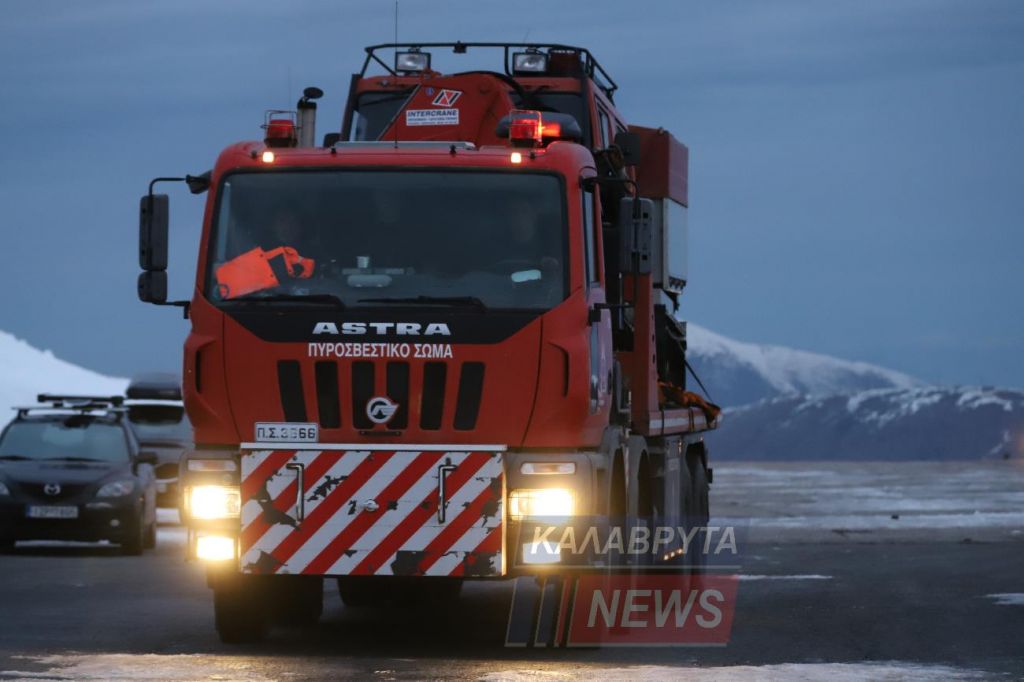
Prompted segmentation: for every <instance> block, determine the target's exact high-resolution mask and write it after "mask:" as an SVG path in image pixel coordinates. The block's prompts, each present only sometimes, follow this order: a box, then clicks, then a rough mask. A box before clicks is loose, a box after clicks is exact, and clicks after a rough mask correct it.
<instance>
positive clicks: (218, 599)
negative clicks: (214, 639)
mask: <svg viewBox="0 0 1024 682" xmlns="http://www.w3.org/2000/svg"><path fill="white" fill-rule="evenodd" d="M242 584H243V585H244V584H245V583H244V582H243V583H242ZM213 620H214V625H215V626H216V628H217V634H218V635H220V641H222V642H224V643H225V644H243V643H245V642H257V641H259V640H261V639H263V637H264V636H265V635H266V634H267V617H266V610H265V608H264V600H263V598H262V595H261V594H260V593H259V591H256V592H253V593H250V592H248V591H246V590H243V589H239V586H238V585H232V586H230V587H228V586H224V587H217V588H214V590H213Z"/></svg>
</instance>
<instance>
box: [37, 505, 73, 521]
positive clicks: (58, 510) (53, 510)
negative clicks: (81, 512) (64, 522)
mask: <svg viewBox="0 0 1024 682" xmlns="http://www.w3.org/2000/svg"><path fill="white" fill-rule="evenodd" d="M28 517H29V518H30V519H77V518H78V507H42V506H30V507H29V508H28Z"/></svg>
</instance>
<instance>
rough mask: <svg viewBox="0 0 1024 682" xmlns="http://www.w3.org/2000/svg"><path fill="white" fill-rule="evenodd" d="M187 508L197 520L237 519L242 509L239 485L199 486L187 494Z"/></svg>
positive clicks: (190, 489)
mask: <svg viewBox="0 0 1024 682" xmlns="http://www.w3.org/2000/svg"><path fill="white" fill-rule="evenodd" d="M185 507H186V510H187V511H188V514H189V515H190V516H191V517H192V518H195V519H206V520H213V519H230V518H236V517H237V516H238V514H239V512H240V511H241V509H242V493H241V491H240V490H239V488H238V486H237V485H197V486H195V487H191V488H189V489H188V490H187V491H186V492H185Z"/></svg>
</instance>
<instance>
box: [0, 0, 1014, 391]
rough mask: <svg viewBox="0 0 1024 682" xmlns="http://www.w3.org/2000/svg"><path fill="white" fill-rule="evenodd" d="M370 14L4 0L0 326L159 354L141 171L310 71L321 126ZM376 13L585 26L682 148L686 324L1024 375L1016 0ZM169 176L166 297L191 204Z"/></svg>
mask: <svg viewBox="0 0 1024 682" xmlns="http://www.w3.org/2000/svg"><path fill="white" fill-rule="evenodd" d="M393 8H394V4H393V2H391V1H390V0H383V1H381V2H351V1H346V2H299V1H293V2H280V0H274V1H262V2H257V1H250V0H247V1H245V2H242V1H236V2H210V1H209V0H174V1H173V2H171V1H168V2H160V3H150V2H139V1H138V0H132V1H127V2H72V1H71V0H66V1H64V2H45V1H40V0H31V1H27V2H22V1H13V0H7V1H6V2H4V5H3V19H2V20H0V93H2V94H0V103H2V106H0V131H2V137H0V206H2V210H0V229H2V234H3V238H4V246H5V248H4V249H3V251H2V255H3V257H2V266H0V311H2V318H0V329H3V330H5V331H9V332H12V333H14V334H16V335H18V336H20V337H23V338H25V339H27V340H28V341H29V342H31V343H32V344H34V345H36V346H38V347H43V348H50V349H52V350H53V351H54V352H55V353H57V354H58V355H60V356H62V357H64V358H66V359H68V360H71V361H73V362H75V363H78V364H82V365H86V366H88V367H91V368H94V369H97V370H100V371H103V372H107V373H116V374H121V375H127V374H130V373H133V372H135V371H138V370H143V369H149V368H170V369H176V368H177V367H178V366H179V364H180V347H181V342H182V341H183V339H184V336H185V334H186V333H187V329H188V327H187V323H186V322H185V321H183V320H181V319H180V313H179V312H178V311H177V310H176V309H167V308H157V307H153V306H146V305H144V304H142V303H138V302H137V301H136V298H135V277H136V273H137V262H136V237H137V210H138V198H139V196H140V195H141V194H142V193H144V191H145V189H146V184H147V182H148V180H149V179H150V178H151V177H154V176H156V175H168V174H183V173H186V172H193V173H195V172H201V171H204V170H206V169H207V168H209V167H210V166H212V164H213V161H214V159H215V158H216V156H217V154H218V152H219V150H220V149H221V148H222V147H224V146H226V145H227V144H229V143H231V142H233V141H237V140H239V139H253V138H257V137H259V136H260V130H259V125H260V124H261V123H262V120H263V111H264V110H265V109H268V108H289V107H291V106H292V105H294V101H295V99H296V98H297V97H298V94H299V92H300V91H301V89H302V87H303V86H306V85H318V86H320V87H322V88H323V89H324V90H325V91H326V93H327V94H326V96H325V97H324V99H323V100H322V103H321V108H320V126H319V129H320V132H321V133H323V132H325V131H327V130H329V129H331V128H337V127H338V126H339V125H340V118H341V108H342V103H343V101H344V96H345V93H346V89H347V84H348V76H349V74H350V73H351V72H352V71H353V70H356V69H357V68H358V67H359V65H360V64H361V62H362V57H363V52H362V47H363V46H364V45H367V44H370V43H375V42H390V41H391V39H392V32H393ZM399 15H400V21H399V37H400V39H401V40H403V41H414V40H415V41H431V40H444V41H450V40H466V41H469V40H513V41H515V40H523V39H524V38H527V39H529V40H531V41H551V42H563V43H576V44H580V45H584V46H586V47H589V48H590V49H591V50H592V51H593V52H594V53H595V54H596V56H597V57H598V59H599V60H600V61H601V62H602V64H603V65H604V66H605V67H606V69H607V70H608V71H609V72H610V73H611V74H612V75H613V77H614V78H615V79H616V80H617V81H618V83H619V84H620V86H621V89H620V91H619V93H618V95H617V103H618V105H619V107H620V109H621V110H622V111H623V113H624V114H625V116H626V119H627V120H628V121H630V122H634V123H638V124H643V125H650V126H662V127H665V128H668V129H670V130H671V131H673V133H675V135H676V136H677V137H678V138H679V139H680V140H682V141H684V142H686V143H687V144H688V145H689V146H690V149H691V171H690V178H691V191H690V196H691V210H690V225H691V235H692V254H691V259H690V277H691V284H690V287H689V288H688V290H687V294H686V296H685V299H686V303H685V311H686V314H687V316H688V317H689V318H690V319H692V320H694V321H696V322H699V323H700V324H703V325H705V326H708V327H710V328H712V329H714V330H716V331H718V332H720V333H723V334H726V335H729V336H733V337H736V338H739V339H743V340H748V341H757V342H764V343H776V344H784V345H790V346H795V347H800V348H805V349H810V350H815V351H820V352H824V353H830V354H835V355H839V356H842V357H846V358H851V359H856V360H866V361H870V362H876V363H879V364H883V365H886V366H889V367H893V368H896V369H900V370H903V371H906V372H909V373H912V374H915V375H917V376H920V377H921V378H924V379H927V380H932V381H936V382H942V383H971V384H973V383H985V384H1000V385H1014V386H1024V357H1022V351H1024V267H1022V265H1024V170H1022V169H1024V2H1018V1H1015V0H1005V1H988V0H962V1H959V2H951V1H942V0H920V1H910V0H907V1H903V0H878V1H865V0H855V1H854V0H850V1H848V2H819V1H813V0H807V1H806V2H783V1H773V2H762V1H760V0H751V1H750V2H681V1H679V0H661V1H658V2H643V1H639V2H631V3H622V2H595V1H591V2H587V3H578V2H571V3H570V2H564V3H563V2H551V1H550V0H549V1H548V2H526V1H524V0H517V1H516V2H514V3H510V2H480V1H479V0H472V1H464V2H438V1H436V0H435V1H432V2H423V1H415V0H402V1H401V3H400V12H399ZM464 64H465V65H466V67H465V68H470V67H477V66H487V65H484V64H481V63H479V62H472V61H466V62H464ZM460 66H461V65H460ZM490 66H492V67H494V66H497V65H490ZM171 195H172V197H171V215H172V229H173V232H174V235H173V237H172V244H171V248H172V254H171V260H172V262H171V276H172V295H175V294H176V295H177V296H178V297H184V296H188V295H190V291H191V283H192V278H193V276H194V258H195V252H196V246H197V241H198V235H199V220H200V217H201V208H202V200H203V199H197V198H196V197H193V196H191V195H189V194H188V193H187V192H185V191H184V190H183V189H178V190H173V189H172V190H171Z"/></svg>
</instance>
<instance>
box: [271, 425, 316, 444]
mask: <svg viewBox="0 0 1024 682" xmlns="http://www.w3.org/2000/svg"><path fill="white" fill-rule="evenodd" d="M318 440H320V430H319V427H318V426H317V425H316V424H303V423H298V422H256V441H257V442H260V443H315V442H317V441H318Z"/></svg>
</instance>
